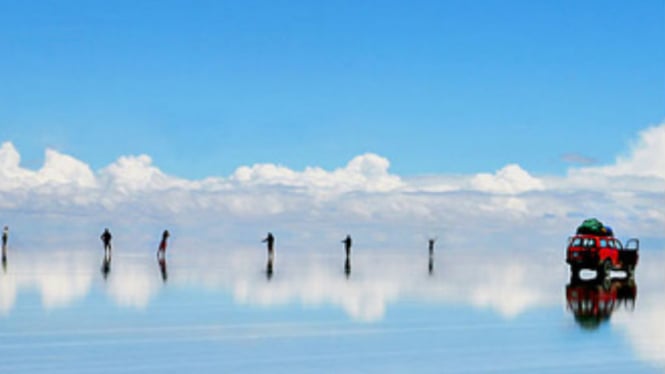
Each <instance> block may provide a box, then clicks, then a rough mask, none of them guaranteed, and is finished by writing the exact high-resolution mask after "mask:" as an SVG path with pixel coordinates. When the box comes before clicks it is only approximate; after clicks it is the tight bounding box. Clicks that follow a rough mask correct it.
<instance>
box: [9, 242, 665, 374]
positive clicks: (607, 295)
mask: <svg viewBox="0 0 665 374" xmlns="http://www.w3.org/2000/svg"><path fill="white" fill-rule="evenodd" d="M561 253H562V250H560V249H555V250H552V251H548V250H534V251H500V252H498V251H496V250H492V249H476V250H461V249H457V250H453V249H441V250H438V251H437V252H436V253H435V254H434V256H433V257H431V258H430V257H428V255H427V253H426V252H418V253H415V251H409V250H403V251H400V250H395V251H391V252H390V253H380V252H378V251H372V252H366V253H357V254H356V253H354V254H353V255H352V256H351V258H350V259H349V261H345V259H344V257H343V256H329V255H322V254H316V253H313V251H312V252H304V251H299V252H294V253H277V255H276V257H275V259H274V263H272V264H270V263H268V262H267V261H266V258H265V257H264V256H262V254H256V253H253V254H252V253H248V252H246V251H224V252H223V253H220V252H217V253H215V252H214V251H196V252H193V253H188V254H185V253H184V252H183V251H181V252H174V253H173V254H169V256H168V257H167V258H166V260H164V261H160V260H158V259H156V258H155V257H154V255H153V254H152V253H151V254H150V255H147V254H139V253H120V252H118V253H114V254H113V256H110V257H108V258H106V257H104V256H102V255H100V254H99V253H91V252H90V251H76V250H62V251H54V252H48V253H36V252H25V253H12V255H11V256H10V257H9V258H8V260H7V262H6V263H5V264H3V270H2V271H1V272H0V351H1V352H3V359H2V361H1V362H0V368H1V369H2V370H0V371H1V372H3V373H4V372H7V373H34V372H41V371H43V370H47V371H48V372H49V373H60V372H66V373H76V372H85V373H90V372H151V373H152V372H185V371H189V370H197V371H199V372H231V371H238V370H240V371H252V372H256V371H267V370H270V371H278V372H287V371H288V372H292V371H305V372H311V371H325V372H332V371H339V370H343V371H350V372H386V371H387V372H404V371H407V370H416V371H418V372H486V371H498V372H510V373H515V372H524V373H527V372H529V373H533V372H562V371H571V370H572V371H574V372H579V371H589V372H600V371H602V372H623V373H625V372H631V373H651V372H662V371H663V368H665V323H663V320H662V316H664V315H665V273H664V272H663V271H662V270H663V269H664V268H665V252H661V251H643V253H642V257H641V263H640V265H639V267H638V270H637V273H636V277H635V279H634V280H631V279H626V278H625V275H624V274H623V273H621V272H616V273H612V277H611V279H608V280H604V281H595V280H594V276H595V274H593V273H592V272H589V273H584V274H582V278H583V279H581V280H579V281H573V280H571V279H570V277H569V273H568V269H567V268H566V266H565V263H564V262H563V260H562V258H561V257H562V255H561Z"/></svg>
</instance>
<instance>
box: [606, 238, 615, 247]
mask: <svg viewBox="0 0 665 374" xmlns="http://www.w3.org/2000/svg"><path fill="white" fill-rule="evenodd" d="M607 245H608V246H609V247H610V248H614V240H608V241H607Z"/></svg>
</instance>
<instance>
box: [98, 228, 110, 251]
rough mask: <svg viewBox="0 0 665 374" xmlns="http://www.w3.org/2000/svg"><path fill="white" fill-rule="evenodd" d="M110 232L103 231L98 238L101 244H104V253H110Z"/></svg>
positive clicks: (107, 230)
mask: <svg viewBox="0 0 665 374" xmlns="http://www.w3.org/2000/svg"><path fill="white" fill-rule="evenodd" d="M112 237H113V236H111V232H110V231H109V229H108V228H105V229H104V232H103V233H102V235H101V236H100V237H99V238H100V239H101V240H102V243H104V252H108V253H111V238H112Z"/></svg>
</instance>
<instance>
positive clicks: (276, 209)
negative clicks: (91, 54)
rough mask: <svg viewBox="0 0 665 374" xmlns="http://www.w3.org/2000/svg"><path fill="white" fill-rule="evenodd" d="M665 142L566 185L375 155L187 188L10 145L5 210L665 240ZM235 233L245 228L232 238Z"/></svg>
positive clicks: (323, 229) (464, 235) (122, 164)
mask: <svg viewBox="0 0 665 374" xmlns="http://www.w3.org/2000/svg"><path fill="white" fill-rule="evenodd" d="M663 133H665V125H660V126H657V127H653V128H650V129H647V130H645V131H643V132H642V133H641V134H640V141H639V142H637V143H636V145H635V146H633V149H632V153H631V154H630V155H629V156H626V157H623V158H619V159H618V161H617V163H616V164H615V165H607V166H599V167H596V168H582V169H571V170H570V172H569V174H568V175H566V176H564V177H559V176H539V177H534V176H532V175H531V174H530V173H529V172H527V171H526V170H524V169H523V168H521V167H520V166H519V165H516V164H510V165H507V166H505V167H503V168H501V169H500V170H498V171H496V172H495V173H493V174H489V173H480V174H477V175H439V176H436V175H435V176H427V177H415V178H402V177H400V176H398V175H395V174H393V173H391V172H390V170H389V167H390V163H389V161H388V160H387V159H385V158H383V157H380V156H378V155H375V154H371V153H367V154H363V155H360V156H357V157H355V158H353V159H352V160H350V161H349V162H348V163H347V164H346V165H345V166H343V167H341V168H337V169H334V170H324V169H322V168H319V167H307V168H305V169H304V170H301V171H298V170H293V169H290V168H287V167H285V166H280V165H274V164H257V165H253V166H241V167H239V168H238V169H237V170H236V171H235V172H234V173H233V174H232V175H230V176H228V177H220V176H213V177H210V178H206V179H203V180H187V179H183V178H178V177H175V176H170V175H167V174H165V173H164V172H162V171H161V170H160V169H159V168H158V167H157V166H155V165H153V163H152V160H151V159H150V157H149V156H147V155H140V156H123V157H120V158H119V159H118V160H117V161H116V162H114V163H112V164H111V165H109V166H107V167H105V168H103V169H101V170H99V171H98V172H92V171H91V170H90V168H89V167H88V166H87V165H86V164H84V163H83V162H81V161H79V160H76V159H74V158H72V157H70V156H67V155H63V154H60V153H58V152H56V151H53V150H47V151H46V162H45V164H44V167H42V168H41V169H40V170H38V171H32V170H28V169H25V168H22V167H21V166H20V155H19V153H18V152H17V151H16V149H15V148H14V146H13V145H12V144H11V143H4V144H3V145H2V146H1V147H0V195H1V196H0V207H2V208H3V209H10V210H11V212H12V213H11V214H12V215H11V216H10V217H8V219H9V220H10V221H12V220H16V219H17V216H20V215H21V214H22V212H39V213H40V214H46V213H57V214H60V215H65V216H89V217H99V218H98V220H99V221H104V222H110V223H114V224H116V225H117V224H122V222H124V221H126V220H125V219H123V217H125V216H129V217H132V218H133V219H146V220H154V221H156V222H157V221H166V220H169V221H170V222H173V221H174V220H177V222H179V223H181V224H184V225H188V227H189V228H190V229H191V230H194V229H195V227H197V226H199V225H205V224H206V222H219V219H220V217H223V219H224V220H223V222H226V225H227V227H226V229H225V230H226V231H224V232H223V235H228V232H229V230H237V229H238V227H240V225H241V224H240V222H242V223H243V225H242V226H241V229H242V230H245V231H251V230H255V229H257V228H258V227H260V231H264V230H266V229H267V226H269V227H273V228H274V229H275V230H278V229H279V230H282V232H284V231H290V232H292V233H293V235H301V234H300V233H299V232H300V231H307V232H309V233H310V234H311V235H312V236H321V235H329V234H332V233H333V231H336V230H337V227H338V226H346V227H354V232H356V231H359V230H361V229H365V230H371V227H370V225H376V224H378V223H380V224H381V225H382V226H381V227H383V228H385V227H386V226H387V227H390V229H388V233H384V235H385V239H382V240H383V243H384V244H385V243H386V242H395V241H399V240H401V239H400V238H396V234H393V232H400V230H395V229H397V228H400V227H412V228H413V229H414V230H420V231H422V230H423V228H426V231H427V235H438V234H442V232H443V231H445V233H446V235H447V236H448V237H449V238H450V240H467V239H468V240H478V239H479V238H477V237H475V236H474V235H473V234H472V232H473V228H474V227H491V228H492V230H494V231H501V230H503V231H510V230H512V231H513V232H519V231H523V230H525V229H528V228H533V227H547V228H548V230H551V231H552V232H553V233H554V232H557V231H558V232H559V233H561V232H569V231H570V230H572V227H575V225H577V224H579V222H580V221H581V220H582V219H584V218H585V217H586V216H598V217H599V218H601V219H605V220H609V221H611V223H613V226H615V228H616V229H617V230H618V231H620V232H627V233H635V234H634V235H638V234H639V235H648V236H655V237H663V235H665V234H663V232H662V227H663V226H665V208H663V207H662V200H663V198H665V178H664V177H663V174H662V173H659V172H658V170H661V167H660V165H661V164H662V161H661V159H662V158H661V157H660V156H661V155H662V152H663V151H662V150H663V149H664V148H663V147H662V141H663V140H662V138H663ZM626 173H628V174H634V176H630V177H629V176H626V175H624V174H626ZM228 222H239V223H238V226H234V227H228V225H229V224H228ZM331 223H332V224H331ZM208 227H212V225H208ZM214 229H215V230H218V229H217V227H215V228H214ZM347 230H348V228H347ZM345 231H346V230H345ZM414 234H417V233H414ZM238 235H240V234H238ZM374 236H376V235H374Z"/></svg>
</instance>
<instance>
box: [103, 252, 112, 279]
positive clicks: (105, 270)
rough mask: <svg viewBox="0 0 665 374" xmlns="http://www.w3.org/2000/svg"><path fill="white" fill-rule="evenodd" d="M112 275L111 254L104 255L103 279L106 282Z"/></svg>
mask: <svg viewBox="0 0 665 374" xmlns="http://www.w3.org/2000/svg"><path fill="white" fill-rule="evenodd" d="M110 273H111V252H106V253H104V258H103V260H102V277H104V280H106V279H107V278H108V277H109V274H110Z"/></svg>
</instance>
